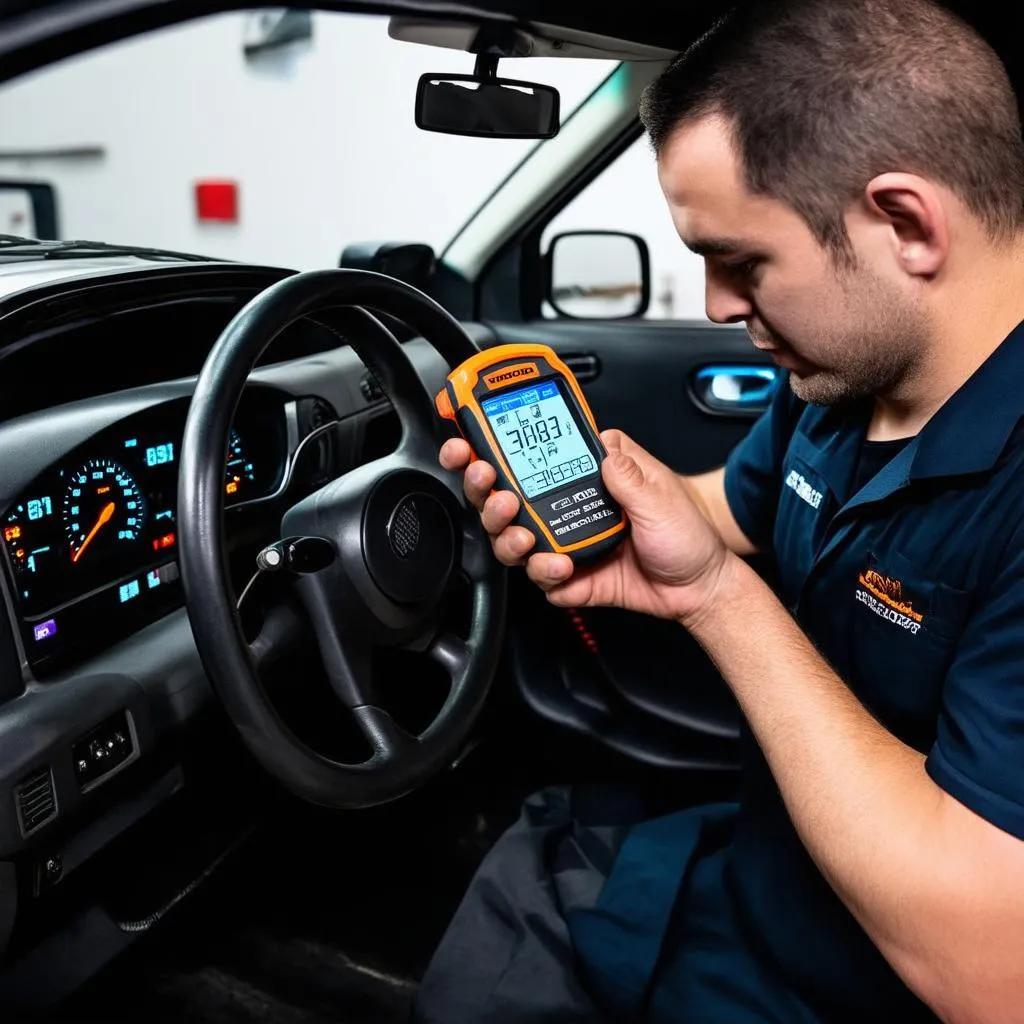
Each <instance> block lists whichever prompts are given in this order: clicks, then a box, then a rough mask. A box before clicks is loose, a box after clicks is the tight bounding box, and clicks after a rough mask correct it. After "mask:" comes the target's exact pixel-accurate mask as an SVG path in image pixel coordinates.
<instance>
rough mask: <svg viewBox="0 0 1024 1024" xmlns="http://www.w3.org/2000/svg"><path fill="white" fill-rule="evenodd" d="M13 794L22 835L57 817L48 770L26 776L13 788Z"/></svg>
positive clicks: (51, 779)
mask: <svg viewBox="0 0 1024 1024" xmlns="http://www.w3.org/2000/svg"><path fill="white" fill-rule="evenodd" d="M14 793H15V800H16V801H17V804H18V818H19V820H20V822H21V832H22V835H26V836H27V835H29V834H31V833H32V832H35V830H36V829H37V828H42V826H43V825H45V824H46V823H47V822H48V821H53V819H54V818H56V817H57V798H56V796H55V795H54V792H53V775H52V774H51V773H50V769H49V768H40V769H39V771H37V772H35V773H34V774H32V775H30V776H28V778H26V779H24V780H23V781H22V782H20V783H19V784H18V785H17V786H16V787H15V791H14Z"/></svg>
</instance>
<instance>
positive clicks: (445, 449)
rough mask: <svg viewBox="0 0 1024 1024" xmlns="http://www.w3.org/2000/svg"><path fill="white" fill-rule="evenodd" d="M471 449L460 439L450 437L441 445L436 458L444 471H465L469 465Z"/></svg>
mask: <svg viewBox="0 0 1024 1024" xmlns="http://www.w3.org/2000/svg"><path fill="white" fill-rule="evenodd" d="M470 454H471V449H470V447H469V444H468V443H467V442H465V441H463V440H462V438H461V437H451V438H449V439H448V440H447V441H445V443H444V444H443V445H441V451H440V454H439V455H438V458H439V460H440V462H441V465H442V466H444V468H445V469H453V470H459V469H465V468H466V467H467V466H468V465H469V457H470Z"/></svg>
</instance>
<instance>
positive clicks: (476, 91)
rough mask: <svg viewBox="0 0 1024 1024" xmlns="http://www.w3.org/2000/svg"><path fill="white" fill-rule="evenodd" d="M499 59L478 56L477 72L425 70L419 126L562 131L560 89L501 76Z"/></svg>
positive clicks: (469, 131)
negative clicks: (428, 72) (470, 73)
mask: <svg viewBox="0 0 1024 1024" xmlns="http://www.w3.org/2000/svg"><path fill="white" fill-rule="evenodd" d="M496 66H497V59H496V58H494V57H488V56H481V57H479V58H477V64H476V69H475V71H474V73H473V74H472V75H444V74H437V75H435V74H426V75H421V76H420V80H419V85H418V86H417V88H416V127H417V128H422V129H423V130H424V131H428V132H443V133H444V134H446V135H471V136H483V137H485V138H490V139H550V138H552V137H553V136H555V135H557V134H558V128H559V124H560V120H559V97H558V90H557V89H555V88H553V87H552V86H550V85H538V84H537V83H536V82H520V81H516V80H515V79H511V78H496V77H495V74H494V71H495V68H496Z"/></svg>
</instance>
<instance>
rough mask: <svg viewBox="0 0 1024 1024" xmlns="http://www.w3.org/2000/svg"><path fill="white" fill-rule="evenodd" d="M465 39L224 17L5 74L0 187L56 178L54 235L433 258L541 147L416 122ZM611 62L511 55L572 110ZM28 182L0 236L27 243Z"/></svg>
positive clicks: (215, 249) (292, 253) (7, 211)
mask: <svg viewBox="0 0 1024 1024" xmlns="http://www.w3.org/2000/svg"><path fill="white" fill-rule="evenodd" d="M473 62H474V58H473V56H472V55H471V54H468V53H465V52H460V51H457V50H448V49H440V48H436V47H432V46H423V45H419V44H416V43H409V42H402V41H399V40H396V39H392V38H391V37H390V36H389V35H388V20H387V19H386V18H383V17H377V16H364V15H348V14H337V13H327V12H313V13H311V14H310V13H307V12H299V11H293V12H287V13H285V12H280V11H278V12H266V11H263V12H259V13H242V12H236V13H230V14H222V15H217V16H214V17H209V18H204V19H201V20H198V21H194V22H190V23H188V24H185V25H180V26H175V27H173V28H168V29H163V30H160V31H158V32H153V33H150V34H148V35H145V36H140V37H136V38H135V39H131V40H128V41H126V42H123V43H119V44H116V45H114V46H109V47H106V48H104V49H102V50H97V51H93V52H90V53H87V54H84V55H82V56H80V57H77V58H75V59H73V60H68V61H65V62H63V63H61V64H58V65H54V66H51V67H49V68H46V69H44V70H42V71H40V72H37V73H35V74H32V75H29V76H25V77H23V78H19V79H17V80H15V81H13V82H10V83H8V84H6V85H4V86H0V125H2V126H3V128H2V132H0V184H3V183H7V184H8V185H11V184H18V185H20V184H24V183H29V184H34V185H43V186H48V187H49V188H50V189H52V194H53V196H54V197H55V200H56V210H55V213H56V231H55V232H54V235H55V237H57V238H65V239H71V238H74V239H81V238H85V239H95V240H99V241H106V242H116V243H121V244H132V245H143V246H148V247H159V248H163V249H175V250H182V251H186V252H196V253H202V254H207V255H210V256H214V257H218V258H224V259H232V260H242V261H246V262H253V263H267V264H273V265H279V266H287V267H294V268H296V269H300V270H302V269H308V268H314V267H324V266H336V265H337V263H338V259H339V257H340V254H341V252H342V250H343V249H344V248H345V246H346V245H348V244H350V243H354V242H369V241H381V240H396V241H416V242H426V243H428V244H430V245H432V246H434V248H435V249H436V250H438V251H440V250H442V249H443V247H444V245H445V243H446V242H447V241H448V240H449V239H450V238H451V237H452V236H453V235H454V234H455V233H456V232H457V231H458V229H459V228H460V227H461V226H462V224H463V223H464V222H465V220H466V219H467V218H468V217H469V216H470V215H471V214H472V213H473V211H474V210H476V208H477V207H478V206H479V205H480V203H482V202H483V201H484V200H485V199H486V198H487V196H488V195H489V194H490V193H491V192H492V191H493V189H494V188H495V187H496V185H497V184H498V183H499V182H500V181H501V180H502V179H503V178H504V177H505V176H506V175H507V174H508V172H509V171H510V170H511V169H512V168H513V167H514V166H515V165H516V164H517V163H518V162H519V161H520V160H521V159H522V158H523V156H524V155H525V154H526V153H527V152H528V151H529V149H530V148H531V147H532V146H534V145H536V143H534V142H532V141H523V140H494V139H479V138H461V137H455V136H448V135H439V134H435V133H430V132H424V131H421V130H420V129H418V128H417V127H416V126H415V124H414V122H413V101H414V96H415V92H416V83H417V80H418V78H419V76H420V75H421V74H423V73H425V72H470V71H472V69H473ZM614 67H615V65H614V63H613V62H611V61H597V60H557V59H545V58H533V59H519V60H506V61H502V62H501V64H500V65H499V74H500V75H501V76H502V77H507V78H522V79H531V80H535V81H537V82H542V83H546V84H550V85H554V86H555V87H556V88H558V90H559V91H560V93H561V116H562V120H563V121H564V120H565V119H566V118H567V117H568V116H569V115H570V114H571V113H572V111H573V109H574V108H575V107H576V106H578V105H579V103H580V102H581V101H582V100H584V99H585V98H586V97H587V96H588V95H589V94H590V93H591V92H592V91H593V90H594V89H595V88H596V87H597V86H598V84H599V83H600V82H601V81H602V80H603V79H604V78H606V77H607V76H608V74H609V73H610V72H611V71H612V70H613V69H614ZM33 209H34V207H33V205H32V203H30V202H29V201H28V200H27V198H26V194H25V193H24V192H22V191H20V190H19V189H17V188H15V189H7V190H6V191H0V233H10V234H18V235H35V234H37V233H41V232H37V225H36V224H35V223H34V221H33V214H32V210H33Z"/></svg>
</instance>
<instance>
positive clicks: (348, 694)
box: [298, 579, 373, 710]
mask: <svg viewBox="0 0 1024 1024" xmlns="http://www.w3.org/2000/svg"><path fill="white" fill-rule="evenodd" d="M303 583H304V584H305V585H302V586H300V587H299V588H298V590H299V594H300V595H301V596H302V600H303V603H304V604H305V606H306V612H307V614H308V615H309V618H310V621H311V622H312V623H313V631H314V633H315V635H316V642H317V646H318V647H319V648H320V658H321V660H322V661H323V666H324V672H325V673H326V674H327V680H328V682H329V683H330V684H331V689H332V690H333V691H334V693H335V694H336V696H337V697H338V699H339V700H340V701H341V702H342V704H344V705H345V707H347V708H349V709H350V710H352V709H355V708H359V707H362V706H364V705H366V704H372V703H373V690H372V681H371V679H372V676H371V664H370V663H371V656H372V648H371V646H370V644H369V643H368V642H367V641H366V638H365V636H362V635H361V634H360V632H359V630H358V629H355V628H345V626H344V625H342V624H340V623H339V622H338V621H337V619H336V618H335V615H334V610H333V608H332V606H331V603H330V601H329V600H328V599H327V597H326V596H325V594H324V593H323V591H322V589H321V588H320V587H319V586H317V581H316V580H315V579H310V580H308V581H303Z"/></svg>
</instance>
